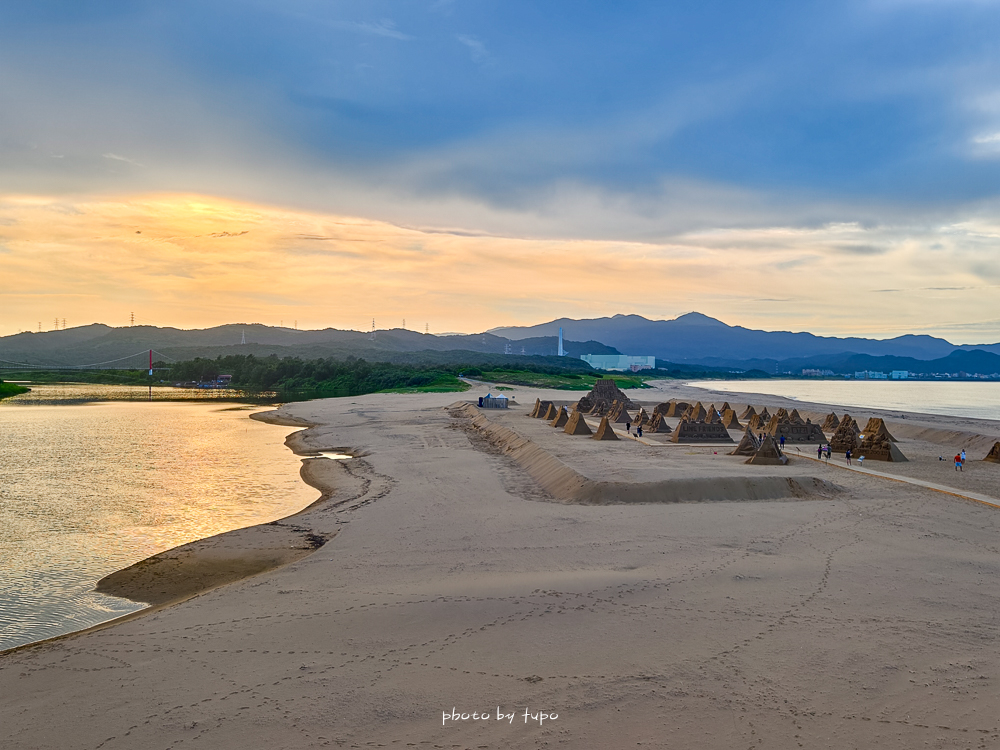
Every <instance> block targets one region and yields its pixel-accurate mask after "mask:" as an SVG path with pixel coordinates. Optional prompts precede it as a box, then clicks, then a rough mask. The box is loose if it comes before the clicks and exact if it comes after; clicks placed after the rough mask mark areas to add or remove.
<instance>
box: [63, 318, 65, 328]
mask: <svg viewBox="0 0 1000 750" xmlns="http://www.w3.org/2000/svg"><path fill="white" fill-rule="evenodd" d="M63 330H64V331H65V330H66V318H63Z"/></svg>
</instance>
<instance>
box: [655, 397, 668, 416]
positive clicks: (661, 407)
mask: <svg viewBox="0 0 1000 750" xmlns="http://www.w3.org/2000/svg"><path fill="white" fill-rule="evenodd" d="M668 411H670V402H669V401H664V402H663V403H662V404H657V405H656V406H654V407H653V415H654V416H655V415H657V414H666V413H667V412H668Z"/></svg>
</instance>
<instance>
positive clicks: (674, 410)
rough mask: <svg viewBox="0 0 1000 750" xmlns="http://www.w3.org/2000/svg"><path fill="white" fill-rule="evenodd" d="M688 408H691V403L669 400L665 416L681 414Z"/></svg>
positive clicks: (678, 415)
mask: <svg viewBox="0 0 1000 750" xmlns="http://www.w3.org/2000/svg"><path fill="white" fill-rule="evenodd" d="M689 408H691V404H689V403H688V402H687V401H671V402H670V408H669V409H667V416H668V417H680V416H683V414H684V412H686V411H687V410H688V409H689Z"/></svg>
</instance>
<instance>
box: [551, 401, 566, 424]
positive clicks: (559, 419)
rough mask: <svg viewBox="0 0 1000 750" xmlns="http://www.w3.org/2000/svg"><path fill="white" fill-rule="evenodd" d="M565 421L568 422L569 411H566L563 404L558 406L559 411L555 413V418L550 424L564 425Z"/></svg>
mask: <svg viewBox="0 0 1000 750" xmlns="http://www.w3.org/2000/svg"><path fill="white" fill-rule="evenodd" d="M567 422H569V413H568V412H567V411H566V407H565V406H560V407H559V411H558V412H557V413H556V418H555V419H553V420H552V426H553V427H565V426H566V423H567Z"/></svg>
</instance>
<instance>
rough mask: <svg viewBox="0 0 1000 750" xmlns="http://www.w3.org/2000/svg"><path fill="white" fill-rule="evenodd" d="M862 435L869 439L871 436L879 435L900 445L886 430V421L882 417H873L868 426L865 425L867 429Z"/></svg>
mask: <svg viewBox="0 0 1000 750" xmlns="http://www.w3.org/2000/svg"><path fill="white" fill-rule="evenodd" d="M861 433H862V434H863V435H864V436H865V437H868V436H869V435H879V436H881V437H885V438H889V440H891V441H892V442H894V443H898V442H899V441H898V440H896V438H894V437H893V436H892V435H890V434H889V430H887V429H886V426H885V421H884V420H883V419H882V418H881V417H872V418H871V419H869V420H868V424H866V425H865V429H863V430H862V431H861Z"/></svg>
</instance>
